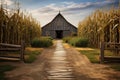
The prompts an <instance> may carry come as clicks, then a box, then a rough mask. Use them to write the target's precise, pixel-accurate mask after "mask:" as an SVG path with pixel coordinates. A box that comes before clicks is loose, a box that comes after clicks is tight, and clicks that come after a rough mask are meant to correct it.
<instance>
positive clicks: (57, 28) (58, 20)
mask: <svg viewBox="0 0 120 80" xmlns="http://www.w3.org/2000/svg"><path fill="white" fill-rule="evenodd" d="M75 34H77V28H76V27H75V26H73V25H72V24H71V23H69V22H68V21H67V20H66V19H65V18H64V17H63V16H62V14H61V13H60V12H59V13H58V15H57V16H56V17H55V18H54V19H53V20H52V21H51V22H50V23H48V24H46V25H45V26H43V27H42V36H51V37H52V38H58V39H61V38H63V37H67V36H71V35H75Z"/></svg>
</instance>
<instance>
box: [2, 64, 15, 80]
mask: <svg viewBox="0 0 120 80" xmlns="http://www.w3.org/2000/svg"><path fill="white" fill-rule="evenodd" d="M14 68H15V67H13V66H10V65H2V66H0V80H5V77H4V76H5V74H4V72H6V71H10V70H13V69H14Z"/></svg>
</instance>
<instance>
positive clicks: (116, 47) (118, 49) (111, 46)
mask: <svg viewBox="0 0 120 80" xmlns="http://www.w3.org/2000/svg"><path fill="white" fill-rule="evenodd" d="M105 50H110V51H113V54H114V55H115V56H105V52H104V51H105ZM119 53H120V43H107V42H101V44H100V62H101V63H104V62H105V61H120V56H119Z"/></svg>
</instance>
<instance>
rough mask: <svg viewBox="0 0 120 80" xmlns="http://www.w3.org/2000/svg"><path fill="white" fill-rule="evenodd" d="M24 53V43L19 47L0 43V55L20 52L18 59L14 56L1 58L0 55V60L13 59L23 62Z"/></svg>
mask: <svg viewBox="0 0 120 80" xmlns="http://www.w3.org/2000/svg"><path fill="white" fill-rule="evenodd" d="M24 51H25V44H24V42H22V43H21V45H14V44H6V43H0V53H2V52H20V54H19V57H14V56H2V55H0V59H11V58H12V59H13V58H14V59H15V60H21V61H24Z"/></svg>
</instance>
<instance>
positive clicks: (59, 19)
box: [42, 12, 77, 29]
mask: <svg viewBox="0 0 120 80" xmlns="http://www.w3.org/2000/svg"><path fill="white" fill-rule="evenodd" d="M60 23H67V24H69V25H70V26H73V27H74V28H76V27H75V26H74V25H72V24H71V23H69V22H68V21H67V20H66V19H65V18H64V17H63V16H62V14H61V13H60V12H59V13H58V14H57V15H56V16H55V18H54V19H53V20H52V21H51V22H49V23H48V24H46V25H45V26H43V27H42V28H44V27H47V26H48V25H50V24H60ZM76 29H77V28H76Z"/></svg>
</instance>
